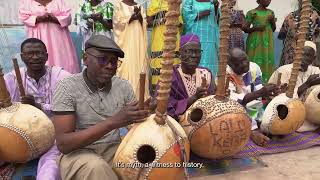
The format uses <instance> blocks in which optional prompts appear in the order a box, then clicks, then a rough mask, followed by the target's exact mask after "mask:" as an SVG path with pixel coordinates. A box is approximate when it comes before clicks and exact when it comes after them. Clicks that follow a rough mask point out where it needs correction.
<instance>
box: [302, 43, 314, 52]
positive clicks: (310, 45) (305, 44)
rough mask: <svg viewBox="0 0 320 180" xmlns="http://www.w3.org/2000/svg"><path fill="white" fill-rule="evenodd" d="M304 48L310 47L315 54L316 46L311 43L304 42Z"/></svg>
mask: <svg viewBox="0 0 320 180" xmlns="http://www.w3.org/2000/svg"><path fill="white" fill-rule="evenodd" d="M304 46H308V47H311V48H312V49H314V51H315V52H317V45H316V44H315V43H314V42H312V41H306V42H305V43H304Z"/></svg>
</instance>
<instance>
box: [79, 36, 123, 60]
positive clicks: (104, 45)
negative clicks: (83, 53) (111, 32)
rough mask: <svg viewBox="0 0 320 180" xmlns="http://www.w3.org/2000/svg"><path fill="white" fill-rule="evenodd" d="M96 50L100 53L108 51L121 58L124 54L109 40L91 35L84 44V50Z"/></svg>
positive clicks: (105, 37)
mask: <svg viewBox="0 0 320 180" xmlns="http://www.w3.org/2000/svg"><path fill="white" fill-rule="evenodd" d="M88 48H96V49H98V50H101V51H109V52H114V53H116V54H117V56H118V57H120V58H123V57H124V52H123V51H122V50H121V48H120V47H119V46H118V45H117V44H116V43H115V42H114V41H113V40H112V39H110V38H108V37H107V36H103V35H93V36H91V37H90V39H88V40H87V41H86V43H85V49H86V50H87V49H88Z"/></svg>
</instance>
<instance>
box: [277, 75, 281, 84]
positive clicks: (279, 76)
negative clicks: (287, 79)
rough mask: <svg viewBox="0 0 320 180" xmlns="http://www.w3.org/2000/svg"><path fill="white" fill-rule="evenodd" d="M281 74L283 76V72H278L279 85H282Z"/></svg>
mask: <svg viewBox="0 0 320 180" xmlns="http://www.w3.org/2000/svg"><path fill="white" fill-rule="evenodd" d="M281 76H282V73H279V74H278V80H277V86H280V85H281Z"/></svg>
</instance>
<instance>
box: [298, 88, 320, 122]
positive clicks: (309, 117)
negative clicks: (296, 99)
mask: <svg viewBox="0 0 320 180" xmlns="http://www.w3.org/2000/svg"><path fill="white" fill-rule="evenodd" d="M302 101H303V102H304V106H305V109H306V121H309V122H311V123H313V124H317V125H320V85H317V86H312V87H311V88H309V89H308V90H307V92H306V94H305V95H304V98H303V99H302Z"/></svg>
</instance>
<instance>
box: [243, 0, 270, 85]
mask: <svg viewBox="0 0 320 180" xmlns="http://www.w3.org/2000/svg"><path fill="white" fill-rule="evenodd" d="M257 3H258V4H259V6H258V7H257V8H255V9H252V10H250V11H249V12H248V13H247V15H246V24H245V27H244V31H245V32H246V33H248V38H247V46H246V47H247V50H246V51H247V54H248V57H249V60H250V61H253V62H255V63H257V64H258V65H259V66H260V67H261V70H262V78H263V82H267V81H268V79H269V77H270V76H271V74H272V73H273V71H274V68H275V65H274V64H275V62H274V45H273V43H274V42H273V32H274V31H275V30H276V18H275V16H274V12H273V11H272V10H270V9H267V7H268V6H269V4H270V3H271V0H257ZM251 25H252V26H251Z"/></svg>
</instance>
